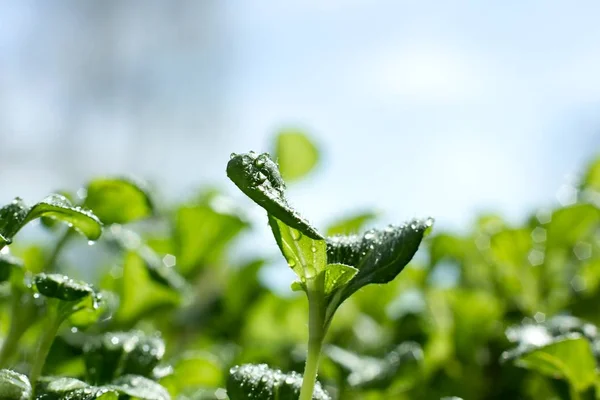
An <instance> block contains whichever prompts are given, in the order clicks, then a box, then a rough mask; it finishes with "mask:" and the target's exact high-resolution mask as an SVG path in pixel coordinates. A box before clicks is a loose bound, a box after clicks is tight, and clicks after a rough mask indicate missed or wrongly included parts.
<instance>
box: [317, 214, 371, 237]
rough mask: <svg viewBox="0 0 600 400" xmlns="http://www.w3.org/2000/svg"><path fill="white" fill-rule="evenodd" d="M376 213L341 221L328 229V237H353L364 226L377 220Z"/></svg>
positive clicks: (354, 216)
mask: <svg viewBox="0 0 600 400" xmlns="http://www.w3.org/2000/svg"><path fill="white" fill-rule="evenodd" d="M377 216H378V215H377V214H376V213H374V212H365V213H361V214H357V215H353V216H351V217H347V218H344V219H340V220H338V221H336V222H334V223H333V224H331V225H329V227H328V228H327V236H335V235H351V234H356V233H359V232H360V231H361V230H362V229H363V228H364V226H365V225H366V224H367V223H369V222H371V221H373V220H374V219H376V218H377Z"/></svg>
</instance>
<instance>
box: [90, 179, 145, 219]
mask: <svg viewBox="0 0 600 400" xmlns="http://www.w3.org/2000/svg"><path fill="white" fill-rule="evenodd" d="M84 205H85V206H86V207H87V208H89V209H91V210H92V211H93V212H94V214H96V215H97V216H98V218H100V220H101V221H102V222H103V223H105V224H115V223H116V224H126V223H128V222H132V221H135V220H138V219H142V218H146V217H148V216H150V215H152V213H153V212H154V205H153V202H152V199H151V197H150V194H149V192H148V190H147V189H146V185H145V184H144V183H142V182H137V181H135V180H134V179H132V178H124V177H116V178H100V179H95V180H93V181H91V182H89V183H88V185H87V195H86V198H85V202H84Z"/></svg>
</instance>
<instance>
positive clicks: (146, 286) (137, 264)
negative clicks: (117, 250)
mask: <svg viewBox="0 0 600 400" xmlns="http://www.w3.org/2000/svg"><path fill="white" fill-rule="evenodd" d="M161 270H162V268H161ZM162 272H165V271H162ZM172 272H173V273H175V271H172ZM163 278H164V277H160V274H159V273H158V272H157V270H154V269H153V268H149V267H148V263H147V262H146V260H144V258H142V257H141V256H140V254H138V253H137V252H135V251H128V252H127V253H125V256H124V260H123V276H122V277H121V278H120V279H119V284H120V288H119V297H120V306H119V309H118V311H117V313H116V315H115V319H116V320H117V321H119V322H120V323H128V322H131V321H135V320H136V319H138V318H140V317H141V316H142V315H144V314H146V313H149V312H151V311H154V310H156V309H158V308H162V307H172V306H175V305H177V304H179V303H180V301H181V294H180V292H179V286H178V285H179V283H176V286H177V287H173V286H172V285H171V284H167V285H165V283H168V282H170V281H171V280H170V279H168V278H165V279H164V280H163ZM176 281H177V282H179V279H176ZM132 282H134V284H132Z"/></svg>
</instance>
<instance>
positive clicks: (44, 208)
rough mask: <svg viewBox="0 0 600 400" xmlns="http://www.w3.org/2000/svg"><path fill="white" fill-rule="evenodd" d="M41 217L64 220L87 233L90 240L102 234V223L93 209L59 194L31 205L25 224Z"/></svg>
mask: <svg viewBox="0 0 600 400" xmlns="http://www.w3.org/2000/svg"><path fill="white" fill-rule="evenodd" d="M41 217H48V218H53V219H56V220H59V221H61V222H64V223H66V224H68V225H69V226H71V227H73V228H74V229H75V230H77V231H79V232H80V233H82V234H83V235H85V236H86V237H87V238H88V239H89V240H96V239H98V238H99V237H100V235H101V234H102V223H101V222H100V220H99V219H98V217H96V216H95V215H94V214H93V213H92V212H91V211H88V210H85V209H83V208H81V207H74V206H73V205H72V204H71V202H70V201H69V200H68V199H67V198H66V197H64V196H61V195H59V194H53V195H50V196H48V197H46V198H45V199H44V200H42V201H40V202H39V203H37V204H36V205H34V206H33V207H31V209H30V210H29V212H28V214H27V218H26V219H25V221H24V222H23V225H25V224H26V223H28V222H29V221H32V220H34V219H36V218H41Z"/></svg>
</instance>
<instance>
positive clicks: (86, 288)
mask: <svg viewBox="0 0 600 400" xmlns="http://www.w3.org/2000/svg"><path fill="white" fill-rule="evenodd" d="M33 282H34V283H35V286H36V287H37V290H38V291H39V292H40V293H41V294H43V295H44V296H46V297H50V298H55V299H59V300H64V301H77V300H81V299H83V298H84V297H86V296H89V295H91V294H93V293H94V290H93V289H92V287H91V286H90V285H88V284H87V283H85V282H81V281H75V280H73V279H71V278H69V277H68V276H65V275H60V274H45V273H41V274H37V275H36V276H35V277H34V279H33Z"/></svg>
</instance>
